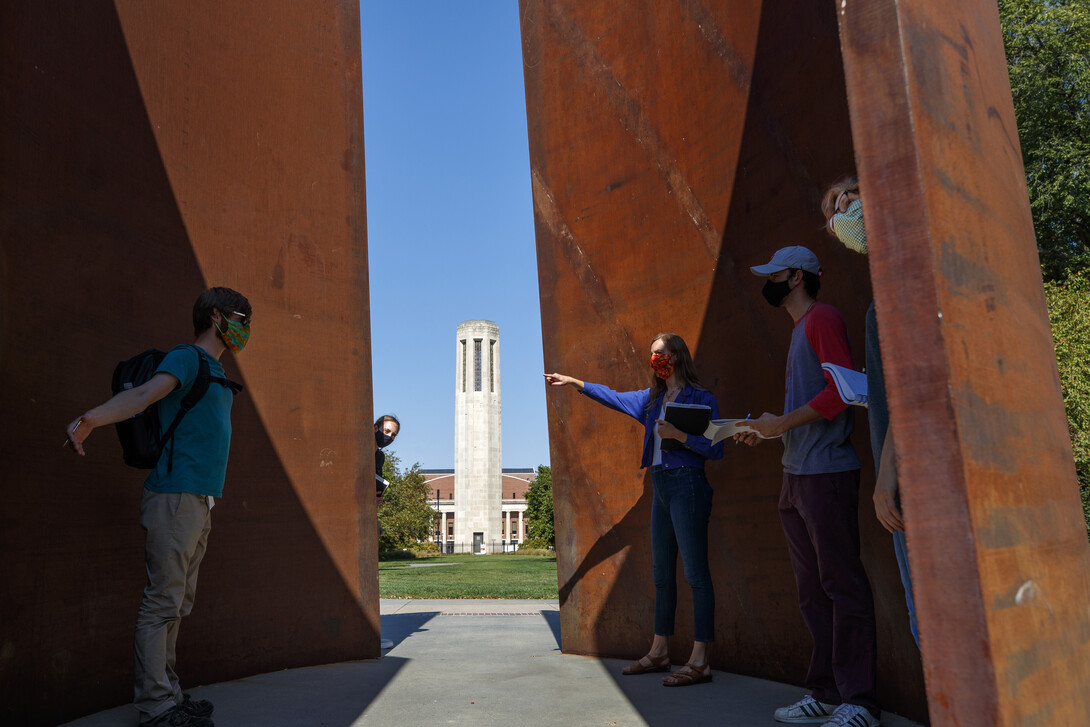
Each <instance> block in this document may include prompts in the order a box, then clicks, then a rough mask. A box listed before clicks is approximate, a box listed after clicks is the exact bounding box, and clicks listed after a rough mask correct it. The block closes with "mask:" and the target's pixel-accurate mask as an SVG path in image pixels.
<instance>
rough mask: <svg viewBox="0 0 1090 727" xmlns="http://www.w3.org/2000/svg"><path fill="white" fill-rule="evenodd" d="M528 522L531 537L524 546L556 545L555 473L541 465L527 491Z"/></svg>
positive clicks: (543, 546)
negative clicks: (554, 510) (554, 511)
mask: <svg viewBox="0 0 1090 727" xmlns="http://www.w3.org/2000/svg"><path fill="white" fill-rule="evenodd" d="M526 520H527V527H528V528H529V537H528V538H527V539H526V542H525V543H524V544H523V545H524V546H529V547H538V548H546V547H549V546H551V545H556V532H555V531H554V530H553V473H552V470H551V469H549V467H547V466H546V465H539V466H538V468H537V476H536V477H535V478H534V481H533V482H531V483H530V488H529V489H528V490H526Z"/></svg>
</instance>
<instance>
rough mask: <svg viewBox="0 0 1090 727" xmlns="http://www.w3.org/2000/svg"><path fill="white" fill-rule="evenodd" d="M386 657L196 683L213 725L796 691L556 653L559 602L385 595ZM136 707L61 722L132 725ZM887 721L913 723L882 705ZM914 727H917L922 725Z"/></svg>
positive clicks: (573, 711)
mask: <svg viewBox="0 0 1090 727" xmlns="http://www.w3.org/2000/svg"><path fill="white" fill-rule="evenodd" d="M381 613H382V636H383V638H384V639H388V640H389V641H391V642H392V644H393V646H392V648H390V649H388V650H386V651H385V652H384V653H385V655H384V656H383V657H382V658H381V659H375V660H371V661H358V662H350V663H346V664H331V665H328V666H317V667H309V668H305V669H289V670H286V671H281V672H276V673H272V674H262V675H260V676H255V677H250V678H248V679H239V680H237V681H233V682H226V683H223V684H213V685H210V686H206V687H197V688H194V689H192V690H190V691H191V693H192V694H193V696H194V697H195V698H198V699H209V700H211V701H212V702H213V703H214V704H215V705H216V713H215V715H214V717H215V721H216V725H217V727H320V726H322V727H324V726H328V727H362V726H363V725H383V726H384V725H390V726H391V727H401V726H404V725H409V726H414V725H472V726H474V727H493V726H495V727H524V726H525V725H562V726H563V727H613V726H616V727H639V726H644V725H649V726H652V727H673V726H674V725H682V724H683V725H687V726H688V725H717V726H718V725H730V726H732V727H772V726H773V725H777V724H778V723H777V722H775V721H774V720H773V719H772V711H773V709H775V708H776V707H778V706H782V705H784V704H790V703H791V702H794V701H795V700H797V699H799V698H800V697H801V696H802V694H803V690H802V689H800V688H798V687H793V686H788V685H785V684H778V683H775V682H768V681H763V680H760V679H753V678H750V677H742V676H736V675H733V674H727V673H724V672H718V671H717V672H715V673H714V677H715V679H714V681H713V682H711V683H710V684H699V685H695V686H692V687H687V688H680V689H678V688H675V689H667V688H664V687H662V686H661V684H660V677H662V676H663V675H662V674H646V675H641V676H634V677H623V676H621V674H620V668H621V667H622V666H623V665H624V664H625V663H627V662H623V661H619V660H615V659H596V658H591V657H585V656H570V655H565V654H562V653H561V652H560V613H559V607H558V606H557V602H556V601H492V600H488V601H422V600H417V601H408V600H404V601H403V600H383V601H382V602H381ZM136 724H137V720H136V712H135V711H134V710H133V709H132V707H129V706H125V707H118V708H117V709H112V710H108V711H106V712H101V713H99V714H96V715H92V716H89V717H85V718H83V719H79V720H76V721H75V722H70V723H69V725H68V727H134V726H135V725H136ZM882 724H883V725H885V727H912V726H914V725H916V723H914V722H910V721H909V720H906V719H903V718H901V717H897V716H894V715H890V714H886V715H884V716H883V719H882ZM917 727H918V726H917Z"/></svg>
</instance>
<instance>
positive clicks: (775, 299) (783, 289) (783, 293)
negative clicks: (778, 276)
mask: <svg viewBox="0 0 1090 727" xmlns="http://www.w3.org/2000/svg"><path fill="white" fill-rule="evenodd" d="M790 292H791V281H790V280H781V281H780V282H778V283H773V282H772V281H771V280H769V281H767V282H766V283H765V287H763V288H761V295H763V296H764V297H765V300H767V301H768V304H769V305H770V306H772V307H774V308H779V307H780V304H781V303H783V299H784V298H786V297H787V294H788V293H790Z"/></svg>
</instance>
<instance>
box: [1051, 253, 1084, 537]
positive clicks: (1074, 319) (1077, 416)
mask: <svg viewBox="0 0 1090 727" xmlns="http://www.w3.org/2000/svg"><path fill="white" fill-rule="evenodd" d="M1045 295H1046V296H1047V298H1048V318H1049V323H1051V325H1052V341H1053V344H1054V345H1055V347H1056V364H1057V366H1058V368H1059V371H1060V388H1061V390H1062V391H1063V397H1064V409H1065V410H1066V411H1067V425H1068V430H1069V431H1070V433H1071V451H1072V454H1073V455H1074V457H1075V473H1076V475H1077V476H1078V480H1079V490H1080V494H1081V495H1082V507H1083V513H1084V514H1085V515H1086V518H1087V529H1088V534H1090V369H1088V368H1087V366H1088V362H1090V276H1088V274H1087V273H1086V272H1084V271H1080V272H1076V273H1073V274H1072V275H1071V276H1070V277H1068V278H1067V280H1065V281H1063V282H1062V283H1057V282H1047V283H1045Z"/></svg>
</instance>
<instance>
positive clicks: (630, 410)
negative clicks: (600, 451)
mask: <svg viewBox="0 0 1090 727" xmlns="http://www.w3.org/2000/svg"><path fill="white" fill-rule="evenodd" d="M581 393H583V394H585V395H586V396H589V397H590V398H591V399H594V400H595V401H597V402H598V403H599V404H603V405H605V406H608V407H609V408H610V409H613V410H615V411H619V412H621V413H622V414H627V415H629V416H630V417H632V418H633V419H635V420H636V421H638V422H640V423H641V424H643V427H644V434H643V459H642V461H641V462H640V467H650V466H651V462H652V460H653V459H654V457H655V453H654V451H653V448H654V446H655V445H654V442H655V420H656V419H657V418H658V415H659V412H661V411H662V399H663V396H665V394H666V392H665V391H663V392H662V393H661V394H659V396H658V398H657V399H656V400H655V404H654V406H650V407H649V406H647V403H648V401H650V399H651V389H643V390H641V391H614V390H613V389H610V388H609V387H607V386H602V385H601V384H591V383H586V384H584V385H583V391H582V392H581ZM674 401H676V402H677V403H678V404H703V405H704V406H709V407H711V410H712V419H718V418H719V403H718V402H717V401H716V400H715V395H714V394H712V393H711V392H710V391H707V390H706V389H698V388H696V387H694V386H689V385H686V386H685V387H684V388H683V389H682V390H681V391H680V392H679V393H678V395H677V398H676V399H675V400H674ZM722 456H723V443H722V442H719V443H718V444H712V443H711V440H710V439H707V438H706V437H701V436H697V435H695V434H690V435H689V436H688V438H687V441H686V442H685V448H684V449H664V450H663V451H662V468H663V469H673V468H675V467H701V468H703V467H704V460H707V459H719V458H720V457H722Z"/></svg>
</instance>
